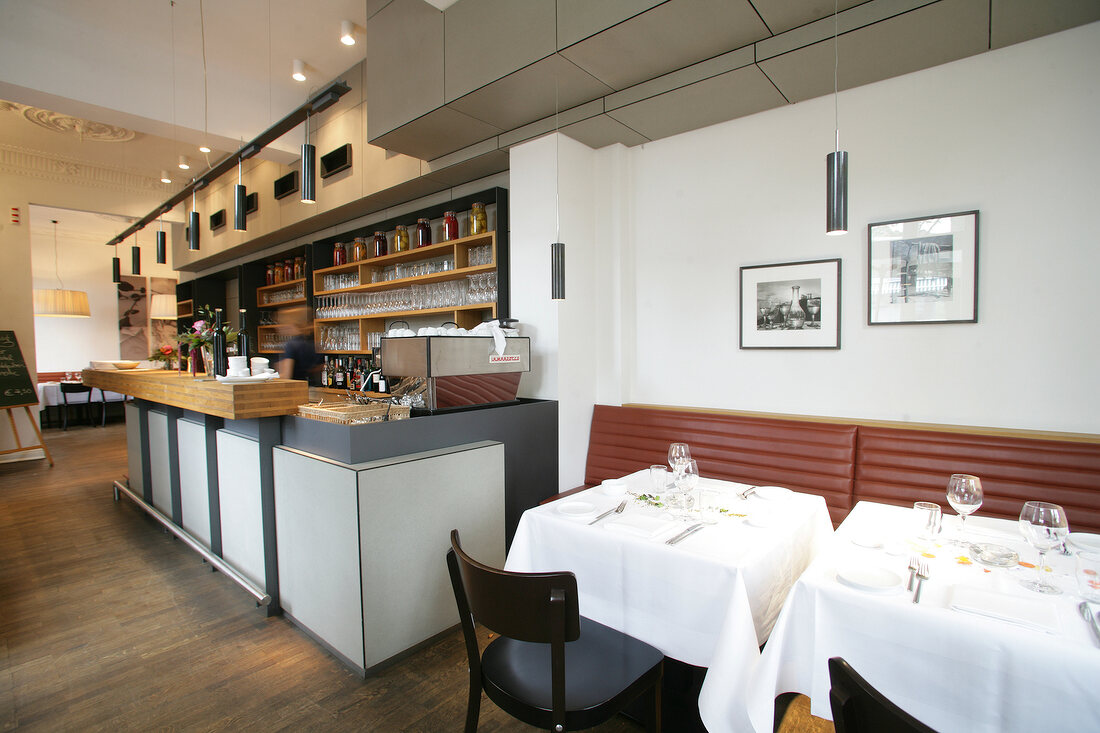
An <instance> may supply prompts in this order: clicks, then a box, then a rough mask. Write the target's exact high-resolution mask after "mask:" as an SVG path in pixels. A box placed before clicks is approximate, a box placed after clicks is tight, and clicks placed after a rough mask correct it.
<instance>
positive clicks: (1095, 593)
mask: <svg viewBox="0 0 1100 733" xmlns="http://www.w3.org/2000/svg"><path fill="white" fill-rule="evenodd" d="M1077 590H1078V591H1080V593H1081V597H1082V598H1084V599H1085V600H1086V601H1093V602H1095V603H1100V552H1092V551H1083V552H1078V553H1077Z"/></svg>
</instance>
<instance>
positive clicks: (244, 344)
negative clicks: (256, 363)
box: [237, 308, 252, 359]
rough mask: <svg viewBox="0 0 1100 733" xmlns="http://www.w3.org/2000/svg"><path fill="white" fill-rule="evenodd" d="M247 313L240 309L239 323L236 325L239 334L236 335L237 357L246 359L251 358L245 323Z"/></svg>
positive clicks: (250, 346)
mask: <svg viewBox="0 0 1100 733" xmlns="http://www.w3.org/2000/svg"><path fill="white" fill-rule="evenodd" d="M246 314H247V311H246V310H245V309H244V308H241V321H240V323H239V324H238V328H240V329H241V332H240V333H239V334H238V335H237V356H243V357H244V358H246V359H250V358H252V344H250V343H249V340H248V324H247V323H246V320H247V319H246Z"/></svg>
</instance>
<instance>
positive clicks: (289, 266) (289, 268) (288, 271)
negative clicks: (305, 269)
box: [283, 259, 294, 283]
mask: <svg viewBox="0 0 1100 733" xmlns="http://www.w3.org/2000/svg"><path fill="white" fill-rule="evenodd" d="M293 279H294V264H293V263H292V262H291V261H290V260H289V259H287V260H286V261H285V262H283V282H285V283H288V282H290V281H291V280H293Z"/></svg>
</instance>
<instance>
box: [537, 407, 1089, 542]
mask: <svg viewBox="0 0 1100 733" xmlns="http://www.w3.org/2000/svg"><path fill="white" fill-rule="evenodd" d="M677 441H680V442H686V443H688V444H689V445H690V446H691V454H692V457H693V458H695V459H696V460H697V461H698V462H699V471H700V473H701V474H702V475H704V476H709V477H712V478H719V479H725V480H729V481H737V482H740V483H750V484H771V485H777V486H786V487H788V488H791V489H794V490H796V491H804V492H808V493H813V494H820V495H821V496H823V497H825V503H826V504H827V505H828V507H829V513H830V515H831V517H832V519H833V523H834V524H839V523H840V522H841V521H842V520H843V519H844V517H846V516H847V514H848V511H849V510H850V509H851V508H852V507H853V506H854V505H855V503H856V502H857V501H863V500H868V501H877V502H882V503H887V504H899V505H911V504H912V503H913V502H914V501H934V502H936V503H938V504H939V505H940V506H942V507H944V510H945V511H946V512H948V513H950V512H951V510H950V508H949V507H948V505H947V500H946V497H945V492H946V489H947V479H948V477H949V476H950V475H951V474H952V473H972V474H974V475H976V476H978V477H980V478H981V479H982V487H983V489H984V491H985V501H984V502H983V503H982V507H981V509H980V510H979V512H980V514H982V515H985V516H994V517H1004V518H1007V519H1016V518H1017V517H1018V516H1019V513H1020V507H1021V505H1022V504H1023V502H1025V501H1027V500H1028V499H1042V500H1045V501H1052V502H1054V503H1057V504H1061V505H1062V506H1063V507H1065V509H1066V513H1067V515H1068V516H1069V521H1070V529H1071V530H1074V531H1083V532H1100V442H1095V441H1094V442H1073V441H1068V440H1047V439H1043V438H1030V437H1002V436H990V435H983V434H979V433H966V432H955V431H942V432H941V431H934V430H918V429H907V428H892V427H891V428H887V427H874V426H868V425H860V424H855V423H844V422H818V421H816V420H803V419H798V418H791V419H786V418H774V417H760V416H753V415H743V414H732V413H721V412H704V411H694V410H688V409H666V408H655V407H636V406H627V407H612V406H608V405H596V406H595V408H594V409H593V411H592V426H591V433H590V435H589V439H588V459H587V462H586V463H585V476H584V480H585V486H586V487H587V486H595V485H596V484H599V483H600V482H601V481H603V480H604V479H608V478H615V477H618V476H622V475H624V474H627V473H631V472H633V471H637V470H639V469H643V468H646V467H648V466H650V465H652V464H663V463H665V462H666V461H667V451H668V444H669V443H672V442H677ZM582 488H583V487H582ZM555 498H557V497H555Z"/></svg>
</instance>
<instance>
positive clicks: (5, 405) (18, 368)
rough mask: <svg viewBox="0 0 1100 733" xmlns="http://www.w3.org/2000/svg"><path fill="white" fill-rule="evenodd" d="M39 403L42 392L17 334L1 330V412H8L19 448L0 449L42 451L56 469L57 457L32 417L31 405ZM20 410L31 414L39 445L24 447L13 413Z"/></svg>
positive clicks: (0, 452) (2, 453) (11, 451)
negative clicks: (55, 459) (35, 381)
mask: <svg viewBox="0 0 1100 733" xmlns="http://www.w3.org/2000/svg"><path fill="white" fill-rule="evenodd" d="M37 404H38V390H37V389H35V387H34V383H33V382H31V374H30V372H29V371H27V362H26V361H24V360H23V352H22V351H20V350H19V341H18V339H16V338H15V331H0V409H3V410H4V411H6V412H7V413H8V422H9V423H10V424H11V432H12V435H14V436H15V444H16V446H18V447H17V448H9V449H7V450H0V455H5V454H7V453H21V452H23V451H29V450H35V449H36V448H41V449H42V451H43V452H44V453H45V454H46V460H48V461H49V462H50V465H51V466H52V465H53V457H52V456H51V455H50V451H49V449H48V448H47V447H46V444H45V443H44V442H43V441H42V431H40V430H39V429H38V421H37V420H35V419H34V415H32V414H31V405H37ZM17 407H22V408H23V410H24V411H25V412H26V413H27V421H28V422H29V423H30V424H31V427H33V428H34V434H35V435H37V436H38V444H37V445H30V446H26V447H24V446H23V443H22V441H21V440H20V439H19V430H18V429H17V428H16V427H15V415H14V414H13V413H12V410H13V409H15V408H17Z"/></svg>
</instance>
